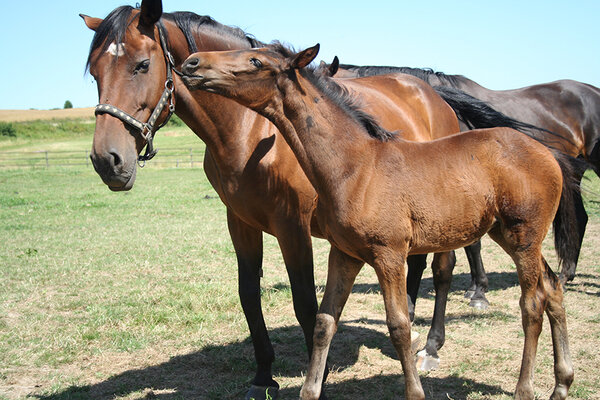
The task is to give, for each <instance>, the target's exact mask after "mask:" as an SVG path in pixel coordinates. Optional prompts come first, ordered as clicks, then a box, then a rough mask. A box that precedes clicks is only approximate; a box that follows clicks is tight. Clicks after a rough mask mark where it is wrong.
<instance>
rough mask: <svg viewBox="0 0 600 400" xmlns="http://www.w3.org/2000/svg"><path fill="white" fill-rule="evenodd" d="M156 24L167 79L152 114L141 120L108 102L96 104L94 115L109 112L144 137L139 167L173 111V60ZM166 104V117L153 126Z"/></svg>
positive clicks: (154, 151) (148, 157) (159, 27)
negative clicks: (146, 119)
mask: <svg viewBox="0 0 600 400" xmlns="http://www.w3.org/2000/svg"><path fill="white" fill-rule="evenodd" d="M156 26H157V28H158V36H159V38H160V46H161V47H162V51H163V53H164V55H165V62H166V64H167V80H166V81H165V90H164V91H163V94H162V96H160V100H159V101H158V104H157V105H156V107H155V108H154V111H152V114H151V115H150V118H149V119H148V121H147V122H142V121H140V120H138V119H136V118H135V117H133V116H131V115H130V114H128V113H126V112H125V111H123V110H121V109H119V108H117V107H115V106H112V105H110V104H98V105H97V106H96V115H98V114H110V115H112V116H113V117H115V118H118V119H120V120H121V121H123V122H124V123H126V124H128V125H129V126H131V127H133V128H135V129H137V131H138V132H139V133H140V135H141V136H142V138H144V140H145V141H146V151H145V153H144V155H140V156H138V164H139V165H140V167H143V166H144V164H145V163H146V161H148V160H150V159H152V158H153V157H154V156H155V155H156V153H157V152H158V149H154V146H153V145H152V140H153V139H154V134H155V133H156V131H158V130H159V129H160V128H162V127H163V126H165V125H166V123H167V122H169V119H170V118H171V115H173V112H174V111H175V102H174V99H173V91H174V90H175V84H174V82H173V71H174V70H175V61H174V60H173V56H172V55H171V53H170V52H169V50H168V48H167V42H166V40H165V36H164V32H163V27H162V26H161V25H160V23H159V24H157V25H156ZM175 71H176V70H175ZM176 72H177V71H176ZM167 105H168V107H169V113H168V115H167V118H166V119H165V121H164V122H163V123H162V124H161V125H160V126H158V127H157V126H155V124H156V120H157V119H158V117H159V116H160V114H162V112H163V111H164V109H165V107H166V106H167Z"/></svg>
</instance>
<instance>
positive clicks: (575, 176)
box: [550, 149, 589, 265]
mask: <svg viewBox="0 0 600 400" xmlns="http://www.w3.org/2000/svg"><path fill="white" fill-rule="evenodd" d="M550 150H551V151H552V154H553V155H554V158H555V159H556V161H557V162H558V165H560V169H561V171H562V176H563V186H562V193H561V197H560V203H559V205H558V210H557V211H556V215H555V217H554V221H553V222H552V229H553V231H554V248H555V250H556V255H557V256H558V262H559V265H561V264H562V262H563V261H565V260H572V261H575V262H576V261H577V256H578V254H579V247H580V243H581V238H580V233H579V229H578V221H577V216H576V212H575V198H576V197H577V196H579V195H580V192H581V186H580V185H581V177H582V176H583V173H584V172H585V170H586V169H588V168H589V164H588V163H587V161H585V160H583V159H581V158H574V157H571V156H569V155H567V154H564V153H561V152H560V151H557V150H554V149H550Z"/></svg>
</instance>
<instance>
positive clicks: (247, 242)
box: [227, 208, 279, 400]
mask: <svg viewBox="0 0 600 400" xmlns="http://www.w3.org/2000/svg"><path fill="white" fill-rule="evenodd" d="M227 226H228V228H229V234H230V235H231V240H232V242H233V247H234V249H235V254H236V257H237V262H238V293H239V296H240V302H241V304H242V309H243V310H244V315H245V316H246V322H247V323H248V328H249V329H250V336H251V337H252V345H253V346H254V357H255V359H256V363H257V369H256V375H255V377H254V379H253V380H252V386H251V387H250V389H249V391H248V393H247V394H246V397H245V399H248V400H249V399H251V398H254V399H256V400H259V399H265V398H266V392H267V391H268V393H269V395H271V396H273V394H275V395H276V393H277V391H278V390H279V384H278V383H277V382H275V381H274V380H273V376H272V373H271V365H272V364H273V361H274V359H275V352H274V351H273V346H272V345H271V341H270V340H269V334H268V332H267V327H266V326H265V320H264V318H263V312H262V306H261V299H260V275H261V274H260V272H261V267H262V257H263V241H262V231H260V230H258V229H254V228H252V227H251V226H249V225H248V224H246V223H245V222H243V221H242V220H240V219H239V218H238V217H237V216H236V215H235V214H234V213H233V211H231V210H230V209H229V208H228V209H227Z"/></svg>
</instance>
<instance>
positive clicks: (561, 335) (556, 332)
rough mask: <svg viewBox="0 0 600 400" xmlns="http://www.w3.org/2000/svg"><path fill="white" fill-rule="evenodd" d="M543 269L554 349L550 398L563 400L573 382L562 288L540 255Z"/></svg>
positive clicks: (547, 313) (547, 311)
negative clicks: (552, 388)
mask: <svg viewBox="0 0 600 400" xmlns="http://www.w3.org/2000/svg"><path fill="white" fill-rule="evenodd" d="M542 262H543V264H544V271H543V273H542V277H543V283H544V288H545V289H546V292H547V293H548V295H547V307H546V315H547V316H548V320H549V321H550V329H551V331H552V347H553V349H554V376H555V387H554V391H553V393H552V396H550V399H551V400H563V399H566V398H567V393H568V391H569V387H570V386H571V383H573V376H574V374H573V362H572V361H571V354H570V352H569V339H568V334H567V319H566V314H565V308H564V306H563V290H562V286H561V284H560V281H559V279H558V278H557V277H556V275H555V274H554V272H552V269H550V267H549V266H548V264H547V263H546V260H544V259H543V257H542Z"/></svg>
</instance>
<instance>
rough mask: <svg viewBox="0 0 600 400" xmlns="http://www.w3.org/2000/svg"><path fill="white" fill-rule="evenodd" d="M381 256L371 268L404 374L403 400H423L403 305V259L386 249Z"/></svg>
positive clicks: (404, 292) (404, 291)
mask: <svg viewBox="0 0 600 400" xmlns="http://www.w3.org/2000/svg"><path fill="white" fill-rule="evenodd" d="M381 254H382V255H383V256H380V257H378V258H377V259H376V260H375V265H373V267H374V268H375V272H376V273H377V278H378V279H379V284H380V285H381V292H382V294H383V301H384V303H385V313H386V322H387V326H388V330H389V332H390V337H391V339H392V343H393V344H394V347H395V348H396V352H397V353H398V356H399V357H400V362H401V363H402V369H403V371H404V382H405V388H406V391H405V398H406V399H407V400H423V399H425V392H424V391H423V387H422V386H421V380H420V379H419V374H418V372H417V367H416V365H415V362H414V358H413V354H412V350H411V339H410V318H409V315H408V303H407V301H406V299H407V297H406V278H405V271H404V260H405V258H406V255H405V254H404V255H402V254H398V255H395V254H393V252H391V251H386V249H384V250H383V251H382V252H381ZM398 289H399V290H398Z"/></svg>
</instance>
